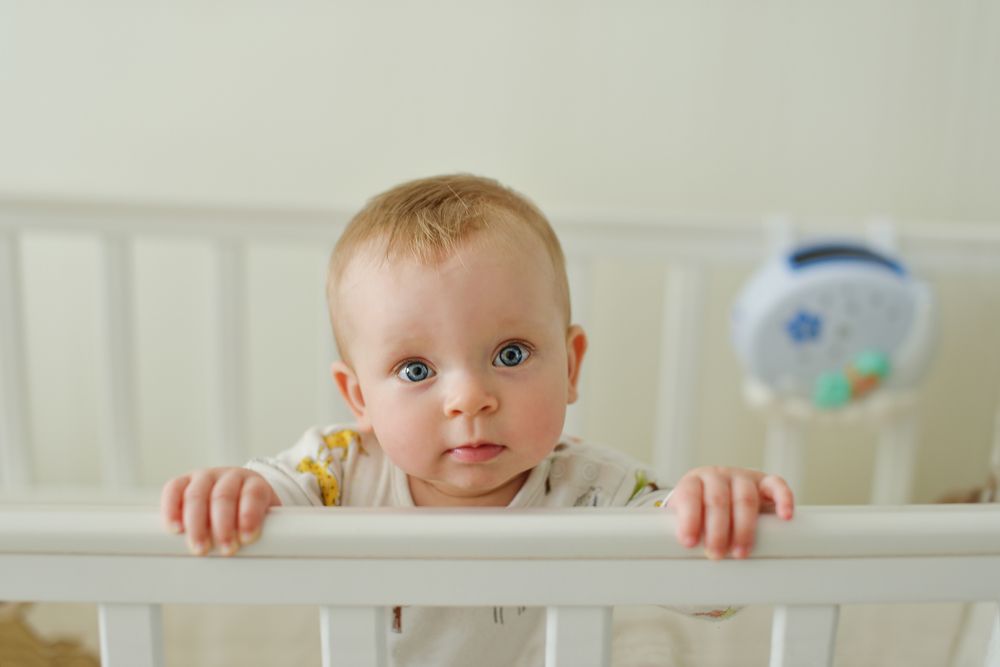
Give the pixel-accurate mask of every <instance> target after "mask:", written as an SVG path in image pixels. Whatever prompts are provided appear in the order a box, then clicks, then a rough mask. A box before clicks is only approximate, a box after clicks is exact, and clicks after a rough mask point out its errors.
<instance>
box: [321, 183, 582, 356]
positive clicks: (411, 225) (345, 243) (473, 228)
mask: <svg viewBox="0 0 1000 667" xmlns="http://www.w3.org/2000/svg"><path fill="white" fill-rule="evenodd" d="M495 229H502V230H505V231H506V230H528V231H529V232H531V233H532V234H534V235H535V237H537V238H538V239H540V240H541V241H542V243H543V245H544V246H545V249H546V251H547V252H548V255H549V258H550V259H551V260H552V267H553V269H554V270H555V275H556V281H557V285H556V287H557V290H558V293H559V295H560V299H561V301H562V306H563V310H564V312H565V315H566V324H567V326H568V325H569V322H570V305H569V281H568V280H567V278H566V260H565V258H564V256H563V252H562V247H561V246H560V244H559V239H558V237H557V236H556V234H555V232H554V231H553V230H552V226H551V225H550V224H549V221H548V220H546V219H545V216H544V215H542V212H541V211H539V210H538V208H537V207H536V206H535V205H534V204H533V203H531V201H529V200H528V199H527V198H526V197H524V196H523V195H521V194H519V193H517V192H515V191H514V190H511V189H510V188H508V187H505V186H503V185H501V184H500V183H498V182H497V181H495V180H493V179H490V178H482V177H479V176H473V175H471V174H451V175H444V176H432V177H430V178H421V179H418V180H415V181H409V182H406V183H402V184H400V185H397V186H396V187H394V188H392V189H390V190H387V191H386V192H383V193H382V194H380V195H377V196H375V197H373V198H372V199H371V200H369V201H368V203H367V204H366V205H365V207H364V208H363V209H361V210H360V211H359V212H358V213H357V215H355V216H354V218H352V219H351V221H350V223H348V225H347V228H346V229H345V230H344V233H343V234H342V235H341V236H340V239H339V240H338V241H337V245H336V246H335V247H334V249H333V253H332V254H331V255H330V263H329V267H328V270H327V281H326V298H327V304H328V305H329V309H330V320H331V324H332V325H333V334H334V338H335V339H336V341H337V348H338V350H339V351H340V353H341V356H342V357H344V358H345V359H346V356H345V354H346V349H345V347H344V345H343V343H344V341H343V340H342V337H341V333H340V329H339V327H338V324H337V323H338V320H339V318H338V315H337V312H336V309H337V301H338V299H337V290H338V285H339V283H340V280H341V278H342V277H343V275H344V272H345V271H346V269H347V267H348V265H349V264H350V262H351V260H352V259H353V258H354V257H355V256H356V255H357V253H358V251H359V250H361V249H363V248H366V247H369V246H370V245H372V244H379V243H380V244H383V246H384V250H385V255H384V259H385V261H387V262H388V261H392V260H394V259H398V258H400V257H411V258H413V259H415V260H416V261H418V262H420V263H421V264H434V263H437V262H440V261H442V260H444V259H446V258H447V257H449V256H451V255H452V254H454V252H455V250H456V249H457V248H458V247H459V246H460V245H461V244H462V243H463V242H465V241H467V240H468V239H469V238H470V237H471V236H473V235H474V234H476V233H478V232H483V231H492V230H495Z"/></svg>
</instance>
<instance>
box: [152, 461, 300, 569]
mask: <svg viewBox="0 0 1000 667" xmlns="http://www.w3.org/2000/svg"><path fill="white" fill-rule="evenodd" d="M280 504H281V500H280V499H279V498H278V495H277V494H276V493H275V492H274V489H272V488H271V485H270V484H268V483H267V481H266V480H265V479H264V477H263V476H261V475H260V474H258V473H256V472H253V471H252V470H247V469H246V468H204V469H201V470H195V471H194V472H192V473H189V474H187V475H181V476H180V477H175V478H174V479H172V480H170V481H169V482H167V483H166V484H165V485H164V486H163V493H162V494H161V496H160V514H161V516H162V517H163V522H164V525H165V526H166V527H167V530H169V531H170V532H172V533H187V543H188V548H189V549H190V550H191V553H194V554H196V555H199V556H203V555H205V554H207V553H208V552H209V551H211V549H212V545H213V543H214V544H215V545H216V546H218V548H219V551H220V552H221V553H222V554H223V555H225V556H230V555H232V554H234V553H236V551H237V550H238V549H239V548H240V546H242V545H246V544H250V543H251V542H253V541H254V540H256V539H257V537H258V536H259V535H260V528H261V524H263V522H264V514H265V513H266V512H267V510H268V508H270V507H274V506H276V505H280Z"/></svg>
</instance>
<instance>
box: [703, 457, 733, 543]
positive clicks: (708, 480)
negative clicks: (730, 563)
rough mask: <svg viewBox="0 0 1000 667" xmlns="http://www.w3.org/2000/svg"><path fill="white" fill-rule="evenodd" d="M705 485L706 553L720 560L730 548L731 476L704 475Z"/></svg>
mask: <svg viewBox="0 0 1000 667" xmlns="http://www.w3.org/2000/svg"><path fill="white" fill-rule="evenodd" d="M701 481H702V484H704V486H705V553H706V554H707V555H708V557H709V558H711V559H713V560H718V559H720V558H723V557H724V556H725V555H726V552H727V551H728V550H729V536H730V530H731V525H730V524H731V522H732V519H733V513H732V494H731V492H730V489H729V478H728V477H725V476H723V475H719V474H716V473H708V474H705V475H702V477H701Z"/></svg>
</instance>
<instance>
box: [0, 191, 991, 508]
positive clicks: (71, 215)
mask: <svg viewBox="0 0 1000 667" xmlns="http://www.w3.org/2000/svg"><path fill="white" fill-rule="evenodd" d="M608 217H610V216H608ZM616 217H617V216H616ZM347 218H348V215H347V214H346V213H345V212H342V211H341V212H338V211H331V212H325V211H292V210H289V211H278V210H272V211H267V210H240V209H209V208H185V207H180V206H174V207H170V206H154V205H127V204H101V203H93V202H90V203H88V202H64V203H60V202H51V201H48V202H47V201H32V200H11V199H6V200H0V493H2V494H3V495H5V496H7V497H16V496H18V495H24V494H26V493H30V492H31V491H32V490H33V489H34V488H35V487H36V483H35V481H34V479H33V468H34V465H33V462H32V460H31V452H32V450H33V447H32V436H31V433H30V430H31V429H30V428H29V421H30V420H29V415H30V413H31V406H30V405H29V398H28V396H29V392H28V391H27V387H28V384H29V383H28V378H27V377H26V370H25V362H24V360H25V358H26V355H27V354H28V351H29V350H28V347H30V346H29V344H28V341H27V340H26V336H25V334H24V331H23V322H24V318H23V312H22V310H23V294H22V292H23V285H22V282H23V278H22V275H21V272H22V269H21V261H20V247H21V238H22V237H23V236H25V235H30V234H33V233H37V232H52V231H55V232H71V233H81V234H86V235H89V236H93V237H96V238H98V239H99V240H100V243H101V248H102V251H103V257H102V260H101V262H102V266H103V269H104V270H103V276H104V277H103V281H102V287H101V295H102V302H101V303H100V304H98V306H99V308H100V309H101V317H100V322H101V324H102V326H103V327H104V330H103V331H102V332H101V334H100V337H99V338H100V340H101V341H102V347H101V349H100V350H98V353H99V354H100V355H101V357H102V358H101V363H100V364H99V367H100V368H101V369H102V371H101V372H102V373H103V376H102V377H101V378H100V380H101V381H100V386H99V387H96V388H95V389H96V390H97V391H98V392H99V395H100V396H101V397H102V400H101V405H102V407H103V412H104V417H103V429H102V436H101V439H102V446H101V462H102V468H101V469H102V480H101V483H102V486H103V487H104V488H105V489H115V490H119V491H122V492H131V491H134V490H135V489H136V488H137V487H138V486H139V481H138V477H139V472H138V471H139V468H140V466H139V463H140V462H139V461H137V458H138V456H137V451H138V447H137V446H136V438H137V435H136V424H135V422H136V405H135V396H136V387H135V382H136V380H135V378H136V370H135V369H136V364H137V360H136V359H135V358H134V357H135V352H134V349H135V345H134V331H133V328H134V323H133V315H132V311H131V308H132V303H133V301H134V298H135V295H133V294H132V292H131V289H132V287H131V286H132V280H131V261H132V256H133V250H132V245H133V242H134V241H135V240H137V239H144V238H157V237H163V238H186V239H194V240H199V241H202V242H205V243H207V244H209V245H210V246H211V247H212V248H213V249H214V262H213V266H214V268H215V276H214V280H213V284H211V285H209V286H208V287H209V289H210V290H212V294H213V303H214V304H215V307H214V308H213V309H212V311H213V313H214V314H215V315H214V317H215V320H214V321H213V323H212V326H213V329H214V334H213V335H214V338H215V341H214V346H213V347H214V350H215V351H214V355H213V356H214V362H213V372H212V373H211V376H210V377H211V378H212V382H213V388H212V391H211V394H212V396H213V399H212V400H213V401H214V403H215V405H214V406H213V407H214V409H213V410H212V411H211V414H212V415H214V419H215V421H216V423H215V424H214V425H213V432H214V433H215V437H213V438H211V443H210V444H208V443H206V448H205V449H206V451H207V452H208V454H207V457H206V458H207V460H206V461H204V462H203V463H205V464H220V465H221V464H232V463H233V462H239V461H243V460H245V459H246V458H247V454H246V451H244V443H245V441H246V438H245V437H243V433H242V431H243V428H244V424H245V423H246V411H247V409H246V403H247V399H246V391H247V388H246V386H245V385H246V383H245V382H244V381H243V378H241V376H240V369H241V368H243V367H245V356H246V338H245V336H246V333H245V326H244V319H245V314H246V311H247V304H248V295H247V293H246V288H245V284H246V280H247V276H246V268H245V253H246V250H247V248H248V247H249V245H250V244H252V243H262V242H263V243H267V242H280V243H303V244H309V245H312V246H315V247H323V248H328V247H330V246H332V244H333V243H334V241H335V240H336V238H337V236H338V235H339V232H340V230H341V229H342V228H343V225H344V224H345V222H346V220H347ZM553 218H554V219H553V222H554V225H555V227H556V229H557V231H558V233H559V235H560V237H561V239H562V241H563V245H564V247H565V250H566V254H567V257H568V260H569V261H568V269H569V274H570V281H571V284H572V286H573V290H572V293H573V309H574V312H575V313H576V319H577V320H578V321H580V322H582V323H583V324H584V325H587V324H588V318H589V317H590V316H591V311H592V309H591V307H590V299H591V296H592V294H591V290H590V289H589V285H590V284H591V283H592V282H593V281H592V275H593V272H594V262H595V261H596V260H597V259H623V258H646V259H655V260H657V261H661V262H664V263H667V264H668V265H669V267H670V270H669V271H668V272H667V274H666V276H665V285H664V294H665V302H664V309H663V321H662V323H661V328H662V331H663V334H664V335H663V336H662V340H663V348H662V350H661V354H660V373H659V381H658V382H659V388H658V393H659V396H658V399H657V404H658V405H660V406H662V409H661V410H660V411H659V412H658V414H657V423H656V425H655V427H654V433H655V436H654V437H655V447H654V450H653V463H654V466H655V467H656V468H657V471H658V473H659V475H660V478H661V479H662V480H663V481H666V482H670V481H672V480H676V479H677V478H678V477H679V476H680V475H681V474H682V473H683V472H684V471H686V470H688V469H689V468H690V467H691V466H692V464H693V462H694V460H695V456H694V452H693V449H692V448H693V443H694V442H695V441H696V439H695V438H694V437H693V431H694V424H693V420H692V415H693V414H694V408H695V407H696V406H695V405H694V401H695V396H696V395H697V391H694V388H695V387H696V386H697V381H698V377H699V375H700V369H699V367H698V362H697V359H698V358H699V355H698V354H697V349H698V345H699V341H700V340H701V339H702V338H703V333H704V332H703V326H704V322H703V320H704V317H703V313H702V309H701V307H700V304H702V302H703V298H704V295H703V291H704V284H705V279H706V275H707V274H708V273H709V272H710V271H711V270H712V269H713V267H717V266H720V265H725V266H729V267H731V266H734V265H738V266H751V265H753V264H754V263H756V262H758V261H759V260H760V259H761V257H762V256H763V255H764V253H765V252H766V249H767V247H768V245H769V242H770V241H771V240H772V239H771V238H770V237H769V235H768V233H767V232H766V228H767V227H768V225H762V224H760V222H761V221H754V220H749V219H743V220H741V219H738V218H731V219H720V218H705V217H702V218H697V219H694V218H691V219H683V220H682V219H674V220H663V219H656V220H653V219H639V218H634V219H632V220H617V219H615V220H611V221H609V220H608V219H602V218H600V217H595V216H593V215H563V216H553ZM765 222H766V221H765ZM771 222H772V223H773V222H774V221H773V220H772V221H771ZM770 226H771V227H774V226H775V225H774V224H771V225H770ZM831 229H835V230H837V233H859V234H863V233H866V229H867V230H868V232H869V235H874V236H878V237H879V238H883V239H884V238H886V237H893V238H894V239H895V243H896V244H897V245H899V246H900V248H901V249H902V250H903V251H904V252H905V253H906V256H907V258H908V261H910V262H911V263H912V264H913V265H914V266H916V267H917V268H919V269H921V270H927V269H933V270H935V271H941V272H969V271H986V272H991V273H995V272H997V271H1000V230H998V227H997V226H996V225H992V226H985V225H973V224H957V223H949V224H943V223H942V224H933V223H927V224H906V225H901V226H899V227H893V226H892V225H891V224H889V223H887V222H886V221H884V220H881V221H873V222H871V223H864V222H862V223H859V222H858V221H854V222H850V221H848V224H845V221H843V220H813V221H808V222H807V223H806V224H805V225H804V226H803V227H802V231H803V233H810V232H812V233H815V232H818V231H821V230H827V231H828V230H831ZM872 230H875V231H877V234H874V233H873V232H872ZM317 284H319V280H317ZM317 307H318V308H319V307H321V304H317ZM323 326H324V331H323V332H317V334H316V338H317V339H318V340H323V341H326V342H325V343H324V345H322V346H320V348H318V356H319V357H321V358H318V359H317V363H316V365H315V366H316V368H317V369H320V370H318V371H317V372H318V374H319V375H320V376H322V378H323V381H322V383H321V385H320V386H321V387H322V388H321V390H320V391H319V402H320V405H321V407H320V409H319V410H318V411H317V412H318V414H317V422H318V423H325V422H328V421H332V420H339V419H340V418H341V417H343V418H345V419H346V418H349V415H347V414H346V413H343V412H340V413H336V414H333V413H332V412H331V411H332V410H334V409H335V408H333V407H332V406H335V405H339V403H340V402H339V400H338V399H337V398H336V397H335V396H334V395H333V393H334V388H333V385H332V383H331V382H329V379H328V378H327V377H326V373H325V369H326V368H327V367H328V365H329V361H330V359H331V357H332V355H333V351H332V341H331V340H330V338H331V337H330V335H329V332H328V331H327V330H326V324H325V323H324V325H323ZM586 400H587V399H586V396H584V397H583V398H582V399H581V400H580V401H578V402H577V403H576V404H574V405H572V406H570V409H569V413H568V416H567V426H566V430H567V432H570V433H576V434H583V433H584V429H583V428H582V426H583V425H582V419H581V415H582V414H584V412H585V410H586V407H585V402H586ZM334 418H336V419H334ZM903 463H905V460H904V461H903ZM903 463H901V462H899V461H895V462H894V465H895V467H896V468H897V469H898V470H897V474H896V475H895V477H896V478H899V480H897V481H899V483H898V484H896V485H895V486H898V487H899V489H902V491H899V492H896V493H880V492H879V490H878V489H876V490H875V494H874V495H875V497H876V498H883V499H884V500H886V502H889V503H894V502H895V503H902V502H906V501H907V500H908V497H907V494H908V491H907V489H908V479H909V477H911V476H912V462H910V464H909V465H903ZM786 476H792V475H791V474H790V473H788V472H787V471H786ZM876 479H877V480H881V479H882V477H881V476H876ZM900 480H901V481H900ZM793 481H794V480H793ZM879 483H881V482H879ZM50 491H52V489H46V490H45V493H48V492H50ZM56 491H58V490H56ZM45 493H43V494H41V497H44V496H45Z"/></svg>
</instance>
